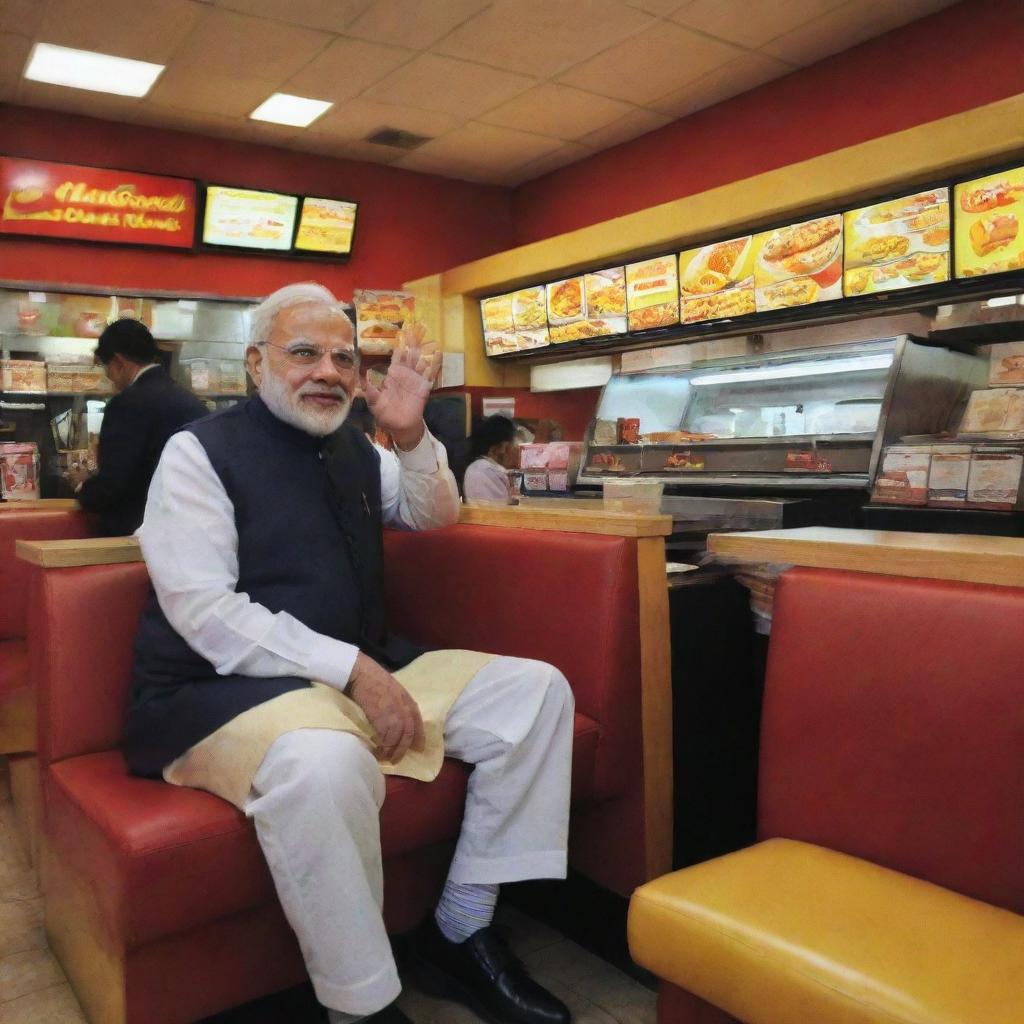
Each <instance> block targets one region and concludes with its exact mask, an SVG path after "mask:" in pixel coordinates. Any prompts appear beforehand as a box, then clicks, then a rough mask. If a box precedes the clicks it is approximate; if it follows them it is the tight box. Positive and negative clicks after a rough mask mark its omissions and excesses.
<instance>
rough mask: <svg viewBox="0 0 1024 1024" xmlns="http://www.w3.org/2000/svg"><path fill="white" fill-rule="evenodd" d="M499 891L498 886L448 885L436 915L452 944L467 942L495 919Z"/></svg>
mask: <svg viewBox="0 0 1024 1024" xmlns="http://www.w3.org/2000/svg"><path fill="white" fill-rule="evenodd" d="M499 889H500V886H498V885H484V884H473V883H462V882H452V881H451V880H449V881H447V882H445V883H444V892H443V893H441V899H440V900H439V901H438V904H437V910H435V911H434V920H435V921H437V927H438V928H440V929H441V934H442V935H443V936H444V937H445V938H446V939H447V940H448V941H449V942H465V941H466V939H468V938H469V937H470V936H472V935H475V934H476V933H477V932H478V931H480V929H481V928H486V927H487V926H488V925H489V924H490V923H491V920H492V918H493V917H494V907H495V905H496V904H497V902H498V890H499Z"/></svg>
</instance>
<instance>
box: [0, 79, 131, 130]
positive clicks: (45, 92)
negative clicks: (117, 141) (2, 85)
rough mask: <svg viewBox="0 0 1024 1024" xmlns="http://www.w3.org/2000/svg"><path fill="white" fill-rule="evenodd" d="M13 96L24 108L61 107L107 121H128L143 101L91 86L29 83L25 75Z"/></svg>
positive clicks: (51, 108) (74, 112)
mask: <svg viewBox="0 0 1024 1024" xmlns="http://www.w3.org/2000/svg"><path fill="white" fill-rule="evenodd" d="M14 95H15V98H16V101H17V102H18V103H21V104H23V105H24V106H26V107H45V108H46V109H48V110H63V111H66V112H68V113H71V114H84V115H85V116H87V117H101V118H105V119H107V120H110V121H130V120H131V119H132V116H133V115H134V113H135V111H136V110H137V109H138V108H139V106H140V105H141V102H142V101H141V100H138V99H135V98H134V97H130V96H112V95H110V94H109V93H100V92H93V91H92V90H90V89H68V88H65V87H64V86H60V85H45V84H44V83H42V82H29V81H26V80H25V79H24V78H23V79H22V80H21V82H20V83H19V84H18V87H17V89H16V90H15V94H14Z"/></svg>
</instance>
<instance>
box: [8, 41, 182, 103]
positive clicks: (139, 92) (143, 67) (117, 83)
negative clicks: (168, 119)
mask: <svg viewBox="0 0 1024 1024" xmlns="http://www.w3.org/2000/svg"><path fill="white" fill-rule="evenodd" d="M163 69H164V65H163V64H150V63H149V62H148V61H144V60H129V59H128V58H127V57H112V56H111V55H110V54H107V53H93V52H92V51H91V50H72V49H69V48H68V47H66V46H54V45H53V44H52V43H36V45H35V46H34V47H33V49H32V54H31V56H30V57H29V59H28V67H26V68H25V77H26V78H28V79H30V80H31V81H33V82H46V83H47V84H49V85H64V86H67V87H68V88H70V89H91V90H92V91H93V92H112V93H114V95H115V96H145V95H146V93H147V92H149V90H150V89H151V88H152V87H153V83H154V82H155V81H156V80H157V78H158V77H159V75H160V72H161V71H163Z"/></svg>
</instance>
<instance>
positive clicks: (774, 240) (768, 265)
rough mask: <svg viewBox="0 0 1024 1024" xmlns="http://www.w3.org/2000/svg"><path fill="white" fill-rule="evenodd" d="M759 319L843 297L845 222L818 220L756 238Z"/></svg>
mask: <svg viewBox="0 0 1024 1024" xmlns="http://www.w3.org/2000/svg"><path fill="white" fill-rule="evenodd" d="M753 248H754V285H755V292H754V302H755V305H756V307H757V311H758V312H759V313H762V312H766V311H767V310H771V309H785V308H787V307H790V306H806V305H809V304H810V303H812V302H827V301H828V300H829V299H840V298H842V296H843V282H842V276H843V218H842V215H841V214H838V213H837V214H834V215H832V216H830V217H817V218H816V219H814V220H805V221H803V222H802V223H800V224H790V225H788V226H787V227H784V228H776V229H775V230H774V231H763V232H761V234H759V235H755V236H754V244H753Z"/></svg>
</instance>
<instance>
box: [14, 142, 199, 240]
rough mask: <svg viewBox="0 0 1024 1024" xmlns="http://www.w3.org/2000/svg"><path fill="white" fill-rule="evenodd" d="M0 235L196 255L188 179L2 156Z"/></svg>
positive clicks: (193, 199)
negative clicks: (168, 249) (188, 251)
mask: <svg viewBox="0 0 1024 1024" xmlns="http://www.w3.org/2000/svg"><path fill="white" fill-rule="evenodd" d="M0 196H2V198H3V206H2V209H0V234H11V235H33V236H36V237H42V238H68V239H75V240H78V241H88V242H114V243H118V244H121V245H125V244H127V245H159V246H170V247H173V248H179V249H191V248H192V244H193V240H194V237H195V220H196V186H195V183H194V182H192V181H189V180H188V179H186V178H163V177H158V176H156V175H152V174H138V173H136V172H134V171H111V170H104V169H101V168H98V167H79V166H76V165H74V164H54V163H44V162H42V161H38V160H21V159H17V158H14V157H0Z"/></svg>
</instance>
